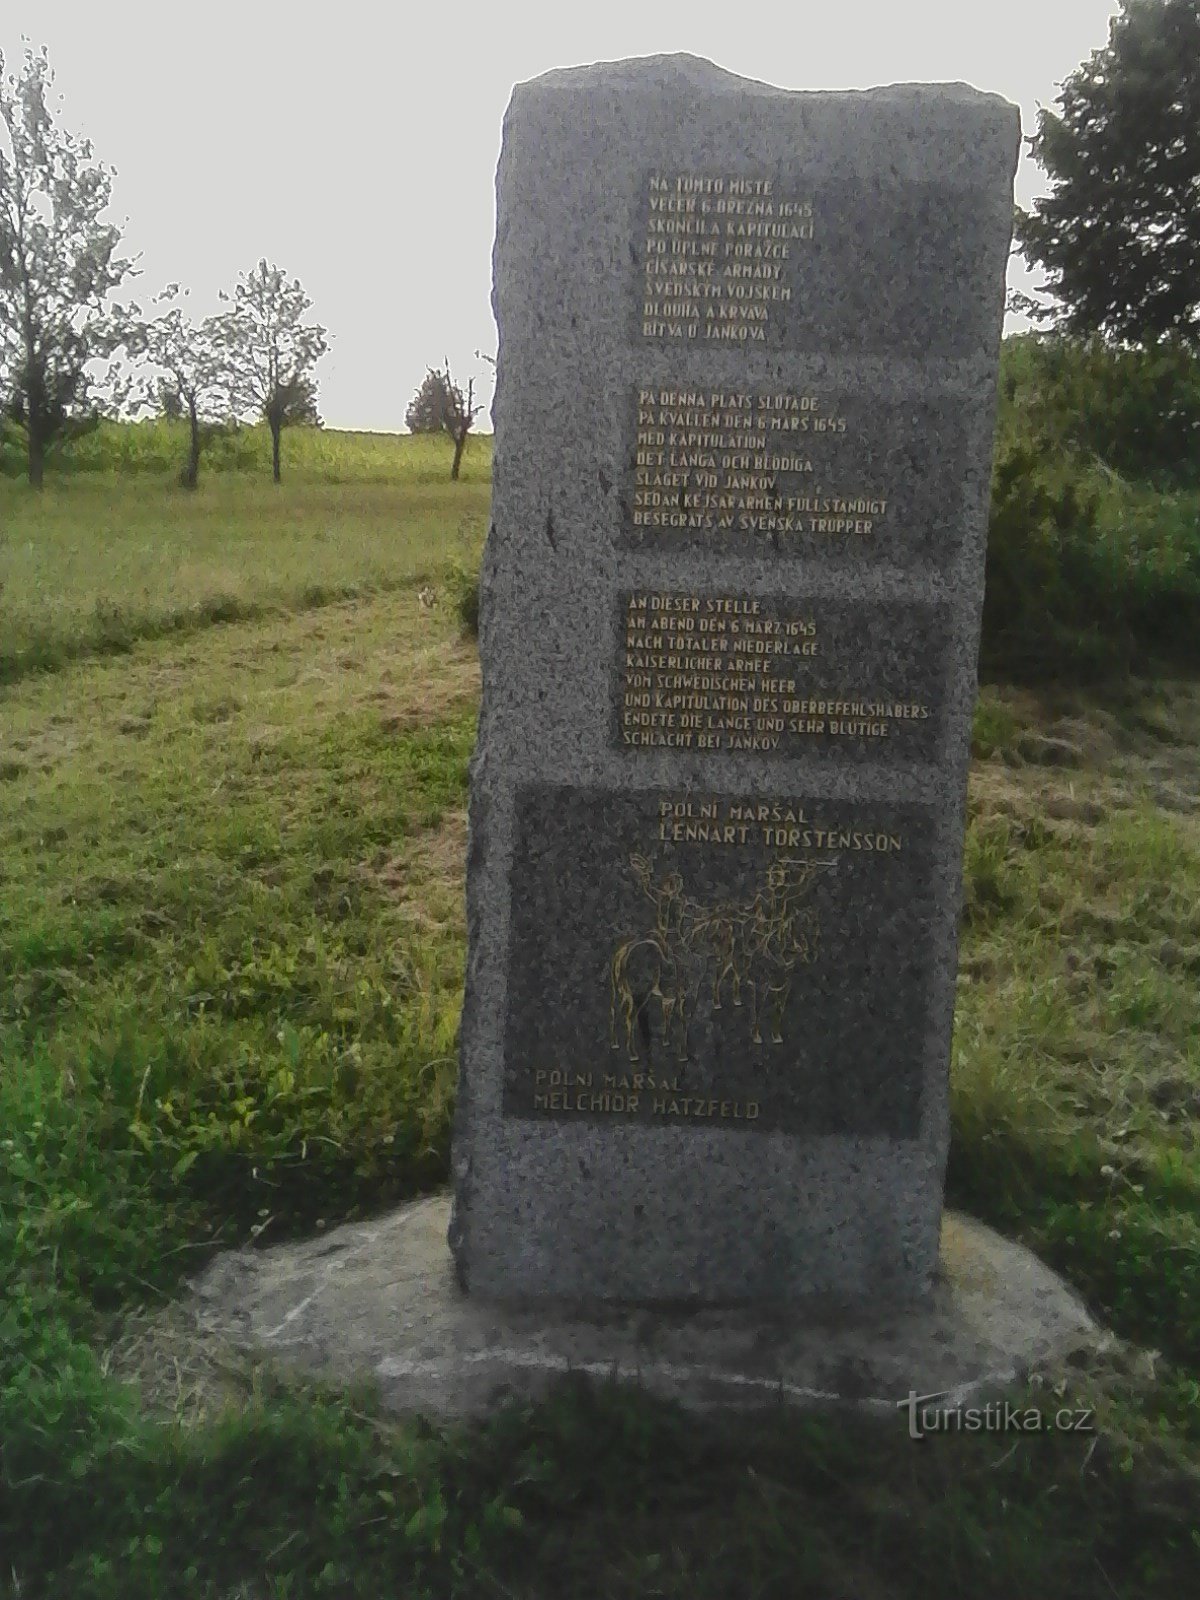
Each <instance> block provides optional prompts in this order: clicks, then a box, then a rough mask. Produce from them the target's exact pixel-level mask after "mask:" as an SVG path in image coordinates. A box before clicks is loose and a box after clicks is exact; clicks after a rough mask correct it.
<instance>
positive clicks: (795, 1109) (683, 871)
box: [504, 786, 933, 1139]
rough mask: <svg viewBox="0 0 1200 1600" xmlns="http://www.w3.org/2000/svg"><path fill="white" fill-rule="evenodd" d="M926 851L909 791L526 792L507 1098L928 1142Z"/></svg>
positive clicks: (608, 1113)
mask: <svg viewBox="0 0 1200 1600" xmlns="http://www.w3.org/2000/svg"><path fill="white" fill-rule="evenodd" d="M932 852H933V826H932V818H931V816H930V814H929V812H928V809H927V808H925V807H923V806H919V805H915V804H904V805H882V804H879V803H874V804H868V803H863V802H851V801H827V800H825V801H811V800H806V799H803V798H794V797H788V796H770V797H765V798H764V797H759V796H736V797H735V796H732V795H728V794H727V795H704V794H703V793H697V794H692V795H687V796H684V795H681V794H679V793H673V792H667V791H663V792H650V793H641V794H630V793H622V792H618V791H611V790H585V789H577V788H568V787H556V786H529V787H526V788H523V789H522V790H521V791H520V793H519V795H518V828H517V840H516V849H515V858H514V862H513V869H512V924H511V936H510V937H511V943H510V951H509V1002H508V1016H507V1021H506V1029H505V1089H504V1108H505V1111H506V1112H508V1113H510V1114H511V1115H515V1116H520V1117H535V1118H544V1117H550V1118H561V1119H567V1120H572V1121H580V1120H585V1121H600V1122H607V1123H612V1122H614V1121H619V1122H629V1121H634V1122H648V1123H652V1124H657V1125H664V1126H667V1125H674V1126H692V1127H694V1126H708V1127H711V1126H719V1127H721V1128H724V1129H727V1130H737V1131H757V1130H762V1129H784V1130H787V1131H789V1132H793V1133H807V1134H859V1135H863V1136H868V1135H885V1136H888V1137H891V1138H894V1139H910V1138H914V1137H916V1135H917V1131H918V1120H919V1110H920V1104H919V1101H920V1083H921V1057H922V1051H923V1046H924V1040H925V1031H926V1016H927V999H928V986H929V956H928V950H929V939H930V923H931V913H930V906H929V885H930V880H931V864H932V859H933V857H932ZM568 863H569V865H570V871H571V874H572V877H573V879H574V881H576V882H579V883H584V884H587V885H588V890H587V892H586V893H581V894H578V895H574V896H570V897H564V896H563V895H562V892H561V883H562V877H563V872H564V868H565V866H566V865H567V864H568Z"/></svg>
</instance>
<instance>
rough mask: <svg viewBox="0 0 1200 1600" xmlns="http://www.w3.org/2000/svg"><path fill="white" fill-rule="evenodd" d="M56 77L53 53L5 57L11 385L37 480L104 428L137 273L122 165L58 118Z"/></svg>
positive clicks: (1, 220)
mask: <svg viewBox="0 0 1200 1600" xmlns="http://www.w3.org/2000/svg"><path fill="white" fill-rule="evenodd" d="M53 81H54V75H53V73H52V71H51V69H50V63H49V59H48V57H47V55H46V52H45V50H44V49H43V50H42V51H41V52H40V53H39V54H35V53H34V52H33V51H32V50H26V52H25V56H24V60H23V62H22V64H21V67H20V68H19V70H17V71H15V72H11V73H7V74H6V73H5V62H4V57H3V55H2V54H0V392H3V394H4V397H5V408H6V411H7V413H8V416H9V417H10V419H11V420H12V421H14V422H16V423H17V424H18V425H19V426H20V428H21V429H22V431H23V433H24V435H25V444H26V456H27V463H28V473H29V481H30V483H31V484H33V485H34V486H35V487H37V488H40V487H41V484H42V479H43V476H44V471H45V459H46V451H47V448H48V447H49V446H50V445H51V444H52V443H53V442H54V441H55V440H56V439H58V438H61V437H63V436H64V435H68V434H70V433H72V432H76V431H79V430H80V429H82V428H86V427H89V426H93V425H94V422H95V420H96V419H95V408H94V406H93V405H92V404H91V386H92V379H91V376H90V375H89V371H88V368H89V364H90V363H91V362H93V361H94V360H95V359H96V358H97V357H104V356H111V355H112V354H113V353H114V351H115V350H116V349H117V347H118V345H119V344H120V343H121V342H122V339H123V336H124V334H125V332H126V331H127V328H128V319H129V313H128V312H127V311H125V310H123V309H122V308H120V307H117V306H114V305H113V304H112V302H111V299H110V296H111V294H112V292H113V291H114V290H115V289H117V288H118V287H119V286H120V285H121V284H122V283H123V282H124V281H125V279H126V278H127V277H129V276H130V274H131V272H132V270H133V262H132V261H131V260H129V259H127V258H125V257H123V256H119V255H118V254H117V250H118V246H119V245H120V242H121V229H120V228H119V227H118V226H117V224H116V223H113V222H106V221H104V220H102V219H103V216H104V213H105V211H106V210H107V209H108V205H109V200H110V197H111V193H112V171H111V169H109V168H107V167H104V166H102V165H101V164H100V162H98V161H97V160H95V158H94V157H93V154H92V146H91V144H90V143H89V141H88V140H86V139H77V138H76V137H75V136H74V135H73V134H71V133H69V132H68V131H67V130H66V129H65V128H63V127H62V126H61V125H60V124H59V123H58V122H57V121H56V119H55V116H54V113H53V111H52V110H51V107H50V106H49V104H48V103H47V101H48V96H49V91H50V87H51V85H52V84H53Z"/></svg>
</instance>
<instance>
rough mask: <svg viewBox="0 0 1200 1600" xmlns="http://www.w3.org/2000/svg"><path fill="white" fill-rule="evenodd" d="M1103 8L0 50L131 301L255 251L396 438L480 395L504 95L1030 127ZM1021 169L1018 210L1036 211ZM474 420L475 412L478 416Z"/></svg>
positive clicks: (58, 39) (88, 30) (177, 34)
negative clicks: (702, 63)
mask: <svg viewBox="0 0 1200 1600" xmlns="http://www.w3.org/2000/svg"><path fill="white" fill-rule="evenodd" d="M1117 9H1118V7H1117V4H1116V3H1115V0H994V3H986V0H905V3H897V0H779V3H777V0H751V3H749V4H744V3H740V0H722V3H710V0H666V3H663V4H646V3H645V0H600V3H599V4H595V5H590V4H589V5H584V4H579V3H573V0H565V3H564V0H557V3H539V4H534V3H530V0H493V3H490V4H477V3H475V0H466V3H461V0H460V3H451V4H449V5H444V4H433V3H429V4H422V5H412V4H410V3H405V0H399V3H395V0H393V3H392V4H391V5H389V6H383V5H381V4H380V3H379V0H375V3H373V4H364V3H362V0H340V3H338V4H328V3H321V4H317V5H314V6H311V7H308V8H302V7H301V6H299V5H297V4H292V5H286V6H285V5H283V4H281V3H280V0H240V3H230V0H200V3H199V4H196V5H191V4H178V3H176V4H170V3H164V0H155V3H153V4H147V3H142V0H108V3H106V4H102V5H97V4H90V3H85V0H74V3H63V0H4V4H3V6H2V8H0V49H2V50H3V51H4V53H5V55H6V56H7V58H8V60H9V63H10V64H11V63H12V62H13V60H14V58H15V57H16V56H17V55H18V54H19V52H20V49H21V42H22V38H23V37H25V38H28V39H29V41H30V42H31V43H33V44H34V45H38V46H40V45H42V44H45V45H47V46H48V47H49V51H50V60H51V64H52V66H53V67H54V69H55V72H56V74H57V83H56V87H57V90H58V91H59V93H60V94H61V95H62V98H63V107H62V113H63V117H64V120H65V121H66V123H67V125H68V126H69V127H70V128H71V129H72V130H73V131H74V132H77V133H81V134H84V135H86V136H87V137H88V138H90V139H91V140H92V142H93V144H94V145H95V148H96V154H97V155H98V156H99V157H100V158H101V159H102V160H103V161H105V162H107V163H108V164H109V165H111V166H114V167H116V169H117V178H116V181H115V184H114V209H115V210H116V211H117V213H118V214H119V215H121V216H124V217H128V219H129V221H128V235H127V237H128V240H129V243H130V245H131V247H132V248H133V249H134V250H135V251H138V252H140V253H141V263H140V265H141V268H142V274H143V275H142V277H141V279H140V280H139V282H138V285H137V290H136V293H137V295H138V296H139V298H141V299H144V300H148V299H149V298H150V296H151V295H152V294H154V293H156V292H157V291H158V290H159V289H161V288H162V287H163V285H164V284H166V283H167V282H169V281H171V280H174V279H178V280H181V281H183V282H185V283H189V284H191V285H192V287H193V290H194V295H193V303H195V304H197V305H198V307H199V309H201V310H207V309H209V308H210V306H212V307H215V303H216V302H215V296H216V291H217V289H218V288H220V287H229V286H231V285H232V283H233V282H234V280H235V279H236V276H237V274H238V272H239V271H243V270H245V269H247V268H249V267H251V266H253V264H254V262H255V261H256V260H257V259H258V257H259V256H261V255H266V256H268V257H269V258H270V259H272V260H274V261H276V262H277V263H278V264H279V265H280V266H282V267H283V268H284V269H285V270H286V271H287V272H288V273H289V274H291V275H295V276H298V277H299V278H300V279H301V281H302V282H303V284H304V286H305V288H306V289H307V290H308V293H309V294H310V295H311V296H312V299H313V301H314V308H313V316H314V317H315V318H316V319H317V320H319V321H321V322H323V323H324V324H325V325H326V326H327V327H328V329H329V333H330V352H329V354H328V355H327V356H326V357H325V359H324V360H323V361H322V363H321V365H320V367H319V368H318V376H319V379H320V405H321V412H322V415H323V416H324V418H325V421H326V423H327V424H328V425H329V426H330V427H338V428H373V429H384V430H391V429H398V428H402V427H403V425H404V411H405V407H406V406H407V404H408V401H409V399H410V398H411V396H412V393H413V391H414V389H415V388H416V387H417V385H418V383H419V382H420V380H421V378H422V377H423V376H424V373H425V368H426V366H427V365H429V364H430V363H435V362H437V363H440V361H441V359H442V358H443V357H444V356H448V357H449V358H450V362H451V366H452V368H453V371H454V375H455V377H456V379H458V380H460V381H461V383H462V385H463V387H464V388H465V387H466V380H467V378H468V377H471V376H475V377H476V378H477V379H482V381H483V384H484V392H485V397H488V398H490V384H488V383H487V379H486V373H487V370H488V369H487V368H486V367H485V366H484V365H483V364H482V363H480V362H478V361H477V360H476V359H475V356H474V352H475V351H476V350H477V349H482V350H485V351H493V350H494V349H495V329H494V325H493V322H492V314H491V306H490V303H489V295H490V278H491V247H492V234H493V230H494V225H495V207H494V190H493V180H494V175H495V167H496V158H497V155H498V153H499V144H500V124H501V119H502V117H503V115H504V108H505V106H506V104H507V102H508V97H509V94H510V93H511V90H512V86H513V84H514V83H517V82H520V81H521V80H522V79H525V78H532V77H536V76H537V75H538V74H539V73H541V72H545V71H547V70H549V69H550V68H552V67H563V66H576V65H580V64H583V63H586V62H590V61H603V60H615V59H618V58H620V57H624V56H638V55H655V54H659V53H661V52H667V51H675V50H679V51H688V52H691V53H692V54H694V55H701V56H706V57H708V58H709V59H710V60H712V61H715V62H716V63H717V64H718V65H720V66H723V67H726V68H728V69H729V70H730V71H731V72H738V73H741V74H743V75H744V76H746V77H750V78H758V79H761V80H763V81H765V82H768V83H775V84H779V85H781V86H783V87H786V88H794V89H856V88H870V87H872V86H873V85H876V84H885V83H896V82H916V81H927V82H938V81H944V80H962V81H965V82H967V83H972V84H974V85H976V87H978V88H980V89H987V90H993V91H995V92H997V93H999V94H1002V95H1005V96H1006V97H1007V98H1008V99H1010V100H1013V101H1016V102H1017V103H1018V104H1019V105H1020V107H1021V110H1022V114H1023V120H1024V123H1025V127H1026V131H1027V132H1031V131H1032V129H1033V124H1034V119H1035V116H1036V113H1037V109H1038V107H1039V106H1042V105H1048V104H1050V103H1051V102H1052V101H1053V100H1054V98H1055V95H1056V93H1057V87H1058V85H1059V84H1060V83H1061V81H1062V79H1063V78H1064V77H1065V76H1066V74H1068V73H1069V72H1071V71H1072V70H1073V68H1074V67H1076V66H1077V65H1078V64H1079V62H1080V61H1081V60H1082V59H1083V58H1084V57H1085V56H1087V55H1088V54H1089V53H1090V52H1091V51H1092V50H1094V49H1096V48H1098V47H1099V46H1101V45H1102V44H1103V43H1104V42H1105V40H1106V38H1107V33H1108V21H1109V18H1110V17H1111V16H1112V15H1113V14H1114V13H1115V12H1116V10H1117ZM1038 179H1039V172H1038V169H1037V168H1036V167H1035V166H1034V165H1033V163H1032V162H1030V161H1029V159H1028V157H1023V159H1022V167H1021V171H1020V173H1019V175H1018V178H1017V197H1018V200H1020V201H1022V202H1024V203H1028V201H1029V200H1030V199H1031V198H1032V197H1033V196H1034V195H1035V194H1036V193H1037V192H1038V188H1039V184H1038ZM483 420H484V419H481V421H483Z"/></svg>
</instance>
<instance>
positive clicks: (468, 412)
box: [404, 361, 483, 482]
mask: <svg viewBox="0 0 1200 1600" xmlns="http://www.w3.org/2000/svg"><path fill="white" fill-rule="evenodd" d="M482 410H483V407H482V406H477V405H476V404H475V380H474V378H472V379H471V381H470V382H469V383H468V384H467V394H466V398H465V399H464V398H463V392H462V390H461V389H460V388H459V387H458V385H457V384H456V383H455V381H454V379H453V378H452V377H451V375H450V363H449V361H447V362H446V364H445V366H444V367H442V368H438V367H430V368H429V370H428V372H426V374H425V379H424V382H423V383H422V384H421V387H420V388H419V389H418V390H417V392H416V394H415V395H414V396H413V398H412V403H411V404H410V405H409V408H408V410H407V411H406V412H405V414H404V425H405V427H406V428H407V429H408V430H409V432H410V433H448V434H449V435H450V437H451V438H452V439H453V440H454V460H453V462H452V463H451V466H450V478H451V481H453V482H456V481H457V479H458V472H459V468H460V466H461V465H462V458H463V451H464V450H465V449H466V444H467V435H468V434H469V433H470V431H471V427H472V425H473V424H474V421H475V418H476V417H477V416H478V415H479V413H480V412H481V411H482Z"/></svg>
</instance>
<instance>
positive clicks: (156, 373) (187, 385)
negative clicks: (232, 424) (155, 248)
mask: <svg viewBox="0 0 1200 1600" xmlns="http://www.w3.org/2000/svg"><path fill="white" fill-rule="evenodd" d="M187 295H188V291H187V290H186V289H185V290H183V291H182V294H181V293H180V289H179V285H178V284H174V283H173V284H170V285H169V286H168V287H167V288H166V289H164V290H163V292H162V294H161V295H158V296H157V297H156V302H155V303H156V304H158V303H161V302H163V301H171V300H176V299H186V298H187ZM129 348H130V351H131V353H132V354H135V355H141V356H144V357H145V358H146V359H147V360H148V361H149V362H150V365H151V367H152V369H153V370H152V372H151V374H150V375H149V376H148V377H147V378H145V379H144V380H143V382H142V385H141V395H140V397H139V402H138V403H139V404H140V406H141V407H143V408H145V407H150V408H152V409H153V410H155V411H158V412H161V413H162V415H164V416H167V417H174V418H178V417H185V418H186V419H187V422H188V457H187V461H186V463H185V465H184V466H183V468H182V470H181V471H180V474H179V481H180V483H181V484H182V485H183V487H184V488H185V489H194V488H195V487H196V485H197V483H198V482H199V478H200V454H201V451H202V449H203V446H204V444H205V443H206V442H207V440H208V439H210V438H211V437H212V435H213V434H214V433H215V432H216V431H217V429H218V428H219V427H220V425H221V423H222V421H223V419H224V418H225V417H226V416H227V415H228V413H229V409H230V402H229V391H228V384H227V382H226V376H227V375H226V370H225V367H226V363H225V352H224V349H223V345H222V325H221V319H220V318H218V317H208V318H206V319H205V320H204V321H203V322H196V321H195V320H194V319H193V318H191V317H189V316H188V315H187V314H186V312H185V310H184V308H183V307H182V306H180V305H177V304H176V305H172V306H171V307H170V309H169V310H168V311H166V312H165V313H164V314H163V315H162V316H161V317H158V318H156V319H155V320H154V321H153V322H149V323H145V324H143V325H142V326H141V327H140V328H139V329H138V330H137V331H136V332H135V333H133V334H131V335H130V339H129Z"/></svg>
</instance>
